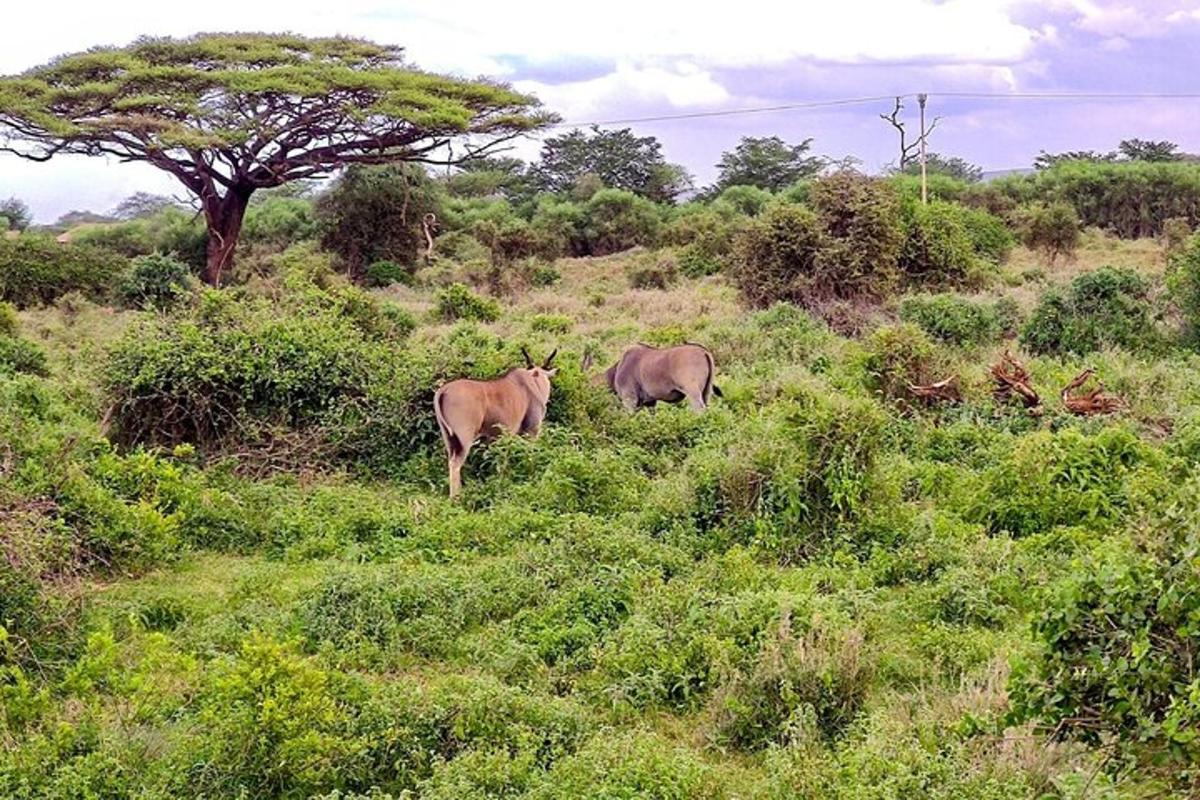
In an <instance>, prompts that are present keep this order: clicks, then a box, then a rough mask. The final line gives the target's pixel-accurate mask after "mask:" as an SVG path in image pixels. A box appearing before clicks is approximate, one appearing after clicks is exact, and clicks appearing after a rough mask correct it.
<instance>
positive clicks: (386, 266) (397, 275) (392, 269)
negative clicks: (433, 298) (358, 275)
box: [363, 260, 413, 286]
mask: <svg viewBox="0 0 1200 800" xmlns="http://www.w3.org/2000/svg"><path fill="white" fill-rule="evenodd" d="M363 282H364V283H366V285H367V286H391V285H392V284H393V283H402V284H404V285H405V286H411V285H412V282H413V274H412V271H411V270H410V269H408V268H406V267H402V266H400V265H399V264H397V263H396V262H395V261H387V260H383V261H373V262H371V265H370V266H369V267H367V271H366V273H364V275H363Z"/></svg>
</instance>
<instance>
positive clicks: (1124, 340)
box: [1021, 267, 1156, 353]
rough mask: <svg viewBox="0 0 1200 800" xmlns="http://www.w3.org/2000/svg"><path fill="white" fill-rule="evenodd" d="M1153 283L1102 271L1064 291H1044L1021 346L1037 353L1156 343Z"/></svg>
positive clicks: (1087, 275) (1131, 274)
mask: <svg viewBox="0 0 1200 800" xmlns="http://www.w3.org/2000/svg"><path fill="white" fill-rule="evenodd" d="M1148 292H1149V285H1148V284H1147V282H1146V281H1145V279H1143V278H1142V277H1141V276H1139V275H1138V274H1137V273H1136V272H1133V271H1132V270H1129V269H1124V268H1118V267H1101V268H1100V269H1097V270H1094V271H1092V272H1085V273H1083V274H1082V275H1080V276H1079V277H1077V278H1075V280H1073V281H1071V285H1070V286H1069V287H1068V288H1067V290H1066V291H1065V292H1064V291H1062V290H1059V289H1056V288H1052V289H1048V290H1046V292H1045V293H1043V295H1042V297H1041V299H1040V300H1039V301H1038V305H1037V307H1036V308H1034V310H1033V313H1032V314H1031V315H1030V317H1029V319H1028V320H1027V321H1026V323H1025V325H1024V326H1023V327H1022V328H1021V343H1022V344H1023V345H1024V346H1025V347H1027V348H1029V349H1030V350H1032V351H1034V352H1036V353H1089V352H1092V351H1094V350H1099V349H1101V348H1104V347H1125V348H1130V349H1135V348H1138V347H1143V346H1147V345H1152V344H1153V343H1154V342H1155V340H1156V336H1155V332H1154V328H1153V325H1152V323H1151V319H1150V313H1149V307H1148V302H1147V294H1148Z"/></svg>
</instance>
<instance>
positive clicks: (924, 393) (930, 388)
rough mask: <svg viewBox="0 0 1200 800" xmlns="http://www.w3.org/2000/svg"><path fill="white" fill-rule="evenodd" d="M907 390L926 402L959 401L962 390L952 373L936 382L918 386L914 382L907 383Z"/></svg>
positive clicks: (960, 400)
mask: <svg viewBox="0 0 1200 800" xmlns="http://www.w3.org/2000/svg"><path fill="white" fill-rule="evenodd" d="M908 391H910V392H912V395H913V397H919V398H921V399H922V400H924V401H926V402H927V403H930V404H933V403H960V402H962V392H961V391H959V388H958V379H957V378H955V377H954V376H953V375H952V376H950V377H949V378H946V379H945V380H940V381H938V382H937V383H930V384H928V385H926V386H920V385H918V384H915V383H910V384H909V385H908Z"/></svg>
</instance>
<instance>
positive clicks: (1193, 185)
mask: <svg viewBox="0 0 1200 800" xmlns="http://www.w3.org/2000/svg"><path fill="white" fill-rule="evenodd" d="M1005 188H1006V189H1007V190H1008V191H1009V192H1010V194H1013V195H1016V196H1019V197H1020V199H1023V200H1027V199H1036V200H1039V201H1042V202H1045V203H1055V202H1061V203H1066V204H1068V205H1070V206H1071V207H1072V208H1073V209H1074V212H1075V213H1076V214H1077V215H1078V218H1079V219H1080V220H1082V222H1083V224H1084V225H1088V226H1095V227H1098V228H1104V229H1105V230H1109V231H1112V232H1113V233H1115V234H1116V235H1117V236H1120V237H1122V238H1135V237H1143V236H1156V235H1158V234H1159V233H1160V232H1161V231H1162V226H1163V224H1164V223H1165V222H1166V220H1168V219H1171V218H1173V217H1182V218H1184V219H1186V220H1188V223H1189V224H1190V225H1193V226H1195V225H1197V224H1200V167H1197V165H1196V164H1194V163H1189V162H1178V161H1175V162H1172V161H1166V162H1148V161H1123V162H1122V161H1084V160H1064V161H1061V162H1059V163H1058V164H1055V165H1054V166H1052V167H1051V168H1049V169H1044V170H1040V171H1038V172H1037V173H1036V174H1034V175H1031V176H1027V177H1020V178H1016V179H1013V180H1011V181H1010V182H1009V184H1008V185H1007V186H1006V187H1005Z"/></svg>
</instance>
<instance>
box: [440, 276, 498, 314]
mask: <svg viewBox="0 0 1200 800" xmlns="http://www.w3.org/2000/svg"><path fill="white" fill-rule="evenodd" d="M433 314H434V316H435V317H437V318H438V319H440V320H442V321H443V322H453V321H454V320H459V319H473V320H479V321H481V322H494V321H495V320H498V319H500V305H499V304H498V303H497V302H496V301H495V300H492V299H490V298H487V297H480V296H479V295H477V294H475V293H474V292H472V291H471V290H470V289H468V288H467V287H466V286H465V285H464V284H461V283H455V284H453V285H451V286H447V287H446V288H445V289H442V290H440V291H439V292H438V293H437V302H436V304H435V305H434V310H433Z"/></svg>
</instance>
